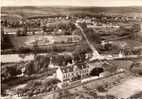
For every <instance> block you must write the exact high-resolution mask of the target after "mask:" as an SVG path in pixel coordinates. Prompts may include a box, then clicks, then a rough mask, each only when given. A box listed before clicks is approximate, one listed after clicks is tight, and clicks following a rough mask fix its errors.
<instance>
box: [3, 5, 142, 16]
mask: <svg viewBox="0 0 142 99" xmlns="http://www.w3.org/2000/svg"><path fill="white" fill-rule="evenodd" d="M1 13H4V14H17V15H20V16H23V17H30V16H41V15H49V16H52V15H68V16H69V15H96V14H105V15H122V16H137V17H142V7H141V6H138V7H136V6H132V7H66V6H65V7H58V6H55V7H39V6H38V7H37V6H22V7H2V8H1Z"/></svg>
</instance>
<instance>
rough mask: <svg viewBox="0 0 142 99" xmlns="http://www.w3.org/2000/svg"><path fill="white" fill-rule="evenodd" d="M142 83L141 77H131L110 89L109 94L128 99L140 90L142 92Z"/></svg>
mask: <svg viewBox="0 0 142 99" xmlns="http://www.w3.org/2000/svg"><path fill="white" fill-rule="evenodd" d="M141 84H142V78H141V77H135V78H131V79H128V80H127V81H125V82H123V83H122V84H120V85H118V86H115V87H113V88H111V89H110V90H109V91H108V94H112V95H114V96H117V97H119V98H125V99H126V98H129V97H130V96H132V95H134V94H136V93H138V92H141V91H142V87H141V86H140V85H141Z"/></svg>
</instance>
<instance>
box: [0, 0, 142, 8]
mask: <svg viewBox="0 0 142 99" xmlns="http://www.w3.org/2000/svg"><path fill="white" fill-rule="evenodd" d="M0 1H1V6H105V7H110V6H142V0H0Z"/></svg>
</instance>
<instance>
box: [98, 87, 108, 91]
mask: <svg viewBox="0 0 142 99" xmlns="http://www.w3.org/2000/svg"><path fill="white" fill-rule="evenodd" d="M97 90H98V91H99V92H106V90H105V88H104V86H98V87H97Z"/></svg>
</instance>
